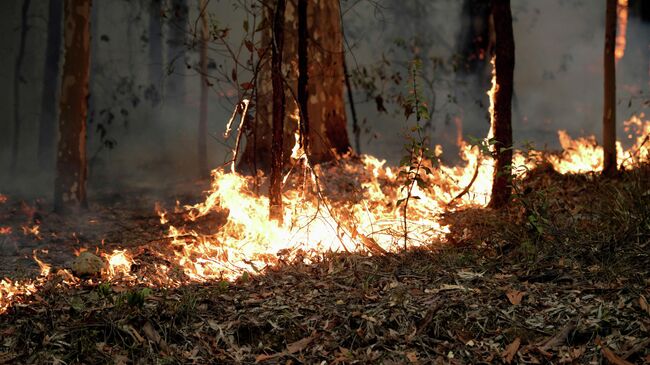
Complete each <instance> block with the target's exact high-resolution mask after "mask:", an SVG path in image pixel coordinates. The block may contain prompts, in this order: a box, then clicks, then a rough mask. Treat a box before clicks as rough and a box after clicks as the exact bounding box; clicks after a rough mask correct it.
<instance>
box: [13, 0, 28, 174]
mask: <svg viewBox="0 0 650 365" xmlns="http://www.w3.org/2000/svg"><path fill="white" fill-rule="evenodd" d="M30 3H31V0H24V1H23V6H22V10H21V12H20V44H19V45H18V53H17V54H16V61H15V63H14V90H13V92H14V136H13V137H14V139H13V144H12V146H11V171H15V170H16V164H17V163H18V146H19V144H20V124H21V123H20V122H21V121H20V84H21V83H23V82H24V79H23V76H22V66H23V59H24V58H25V42H26V41H27V31H28V30H29V24H27V15H28V13H29V5H30Z"/></svg>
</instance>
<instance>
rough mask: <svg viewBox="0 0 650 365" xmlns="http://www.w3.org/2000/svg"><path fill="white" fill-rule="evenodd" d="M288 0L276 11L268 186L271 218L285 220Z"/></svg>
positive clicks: (278, 2)
mask: <svg viewBox="0 0 650 365" xmlns="http://www.w3.org/2000/svg"><path fill="white" fill-rule="evenodd" d="M285 8H286V3H285V0H277V3H276V6H275V13H274V14H273V48H272V50H271V78H272V83H273V141H272V144H271V181H270V186H269V218H270V219H274V220H277V221H278V222H279V223H282V167H283V165H284V158H283V144H282V140H283V134H284V101H285V98H284V80H283V76H282V51H283V49H284V11H285Z"/></svg>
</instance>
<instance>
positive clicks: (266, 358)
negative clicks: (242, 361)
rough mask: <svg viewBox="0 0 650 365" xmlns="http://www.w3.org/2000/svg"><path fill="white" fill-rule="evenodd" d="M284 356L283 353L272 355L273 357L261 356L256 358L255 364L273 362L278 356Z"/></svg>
mask: <svg viewBox="0 0 650 365" xmlns="http://www.w3.org/2000/svg"><path fill="white" fill-rule="evenodd" d="M282 354H283V353H282V352H278V353H277V354H272V355H266V354H259V355H257V356H256V357H255V363H258V362H262V361H266V360H272V359H275V358H276V357H278V356H282Z"/></svg>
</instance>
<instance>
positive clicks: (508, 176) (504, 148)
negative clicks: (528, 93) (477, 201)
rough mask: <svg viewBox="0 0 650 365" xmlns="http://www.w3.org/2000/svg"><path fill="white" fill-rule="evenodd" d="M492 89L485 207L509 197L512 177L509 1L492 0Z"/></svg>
mask: <svg viewBox="0 0 650 365" xmlns="http://www.w3.org/2000/svg"><path fill="white" fill-rule="evenodd" d="M492 17H493V19H494V31H495V36H496V43H495V48H496V49H495V56H494V57H495V59H494V62H495V65H494V67H495V72H496V84H497V87H496V90H495V94H494V110H493V111H492V113H493V115H492V132H493V134H494V139H495V140H496V143H495V144H494V154H495V158H496V163H495V167H494V177H493V183H492V197H491V199H490V204H489V206H490V207H492V208H500V207H502V206H504V205H506V204H507V203H508V200H509V199H510V190H511V186H510V182H511V180H512V167H511V165H512V110H511V103H512V90H513V77H514V69H515V40H514V35H513V32H512V14H511V13H510V0H493V1H492Z"/></svg>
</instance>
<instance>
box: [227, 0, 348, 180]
mask: <svg viewBox="0 0 650 365" xmlns="http://www.w3.org/2000/svg"><path fill="white" fill-rule="evenodd" d="M296 4H297V3H295V2H292V1H288V2H287V3H286V12H285V17H284V22H283V24H284V30H285V32H284V51H283V55H282V56H283V63H284V65H285V68H286V69H288V72H287V74H285V94H286V95H288V96H290V97H287V99H286V109H287V110H288V111H289V112H288V113H286V114H287V115H286V119H287V120H286V121H285V124H284V142H283V149H284V156H285V163H286V162H287V161H288V159H289V156H290V155H291V153H290V151H291V149H292V147H293V144H294V139H293V134H294V132H295V130H296V128H298V125H297V123H296V122H295V121H294V120H293V117H292V116H293V115H294V114H295V113H294V111H296V110H297V108H298V104H299V103H298V100H296V99H297V94H298V93H297V89H298V87H297V80H298V76H299V73H298V72H297V71H298V70H297V68H296V67H295V66H294V65H296V64H297V63H298V52H296V50H297V48H298V45H297V43H298V34H299V33H298V18H299V17H298V16H297V14H298V10H297V7H296ZM269 28H270V27H269ZM307 30H308V32H309V35H310V36H309V38H308V39H307V53H308V62H307V68H308V71H307V74H308V75H309V77H308V78H309V80H308V82H307V89H308V93H309V99H308V108H307V109H308V110H307V113H308V115H309V134H308V135H309V145H310V158H311V161H312V162H314V163H319V162H325V161H329V160H332V159H334V158H335V157H336V153H338V154H343V153H346V152H348V151H349V150H350V141H349V139H348V133H347V118H346V114H345V101H344V90H343V88H344V86H345V77H344V71H343V52H342V50H343V36H342V33H341V20H340V7H339V2H338V1H335V0H332V1H316V0H308V10H307ZM270 33H271V31H270V29H269V30H267V31H265V32H263V34H262V38H263V40H262V43H263V44H264V45H269V44H270V40H271V38H272V37H271V34H270ZM269 64H270V61H268V60H267V61H265V60H262V65H261V67H260V71H259V74H258V76H257V85H256V86H257V89H256V93H257V97H258V99H259V102H258V103H257V105H256V113H257V115H256V118H257V123H256V126H255V128H256V133H255V135H256V136H257V137H256V140H255V142H256V143H252V142H253V138H247V141H246V147H245V150H244V153H243V154H242V159H241V161H240V164H239V170H240V171H248V172H252V166H254V165H257V166H258V167H260V168H262V169H265V170H267V169H268V168H267V167H268V166H269V165H270V163H271V162H270V153H269V151H270V150H271V138H270V135H271V129H272V127H271V120H272V117H271V116H272V110H271V107H270V106H271V104H272V103H271V100H272V96H271V94H272V92H271V90H272V87H271V86H270V85H271V76H270V74H271V71H270V70H271V67H270V66H269ZM294 96H296V97H295V98H294ZM289 119H291V120H289ZM254 146H255V148H254ZM255 156H258V158H259V162H258V163H256V164H255V163H253V161H254V157H255Z"/></svg>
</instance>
